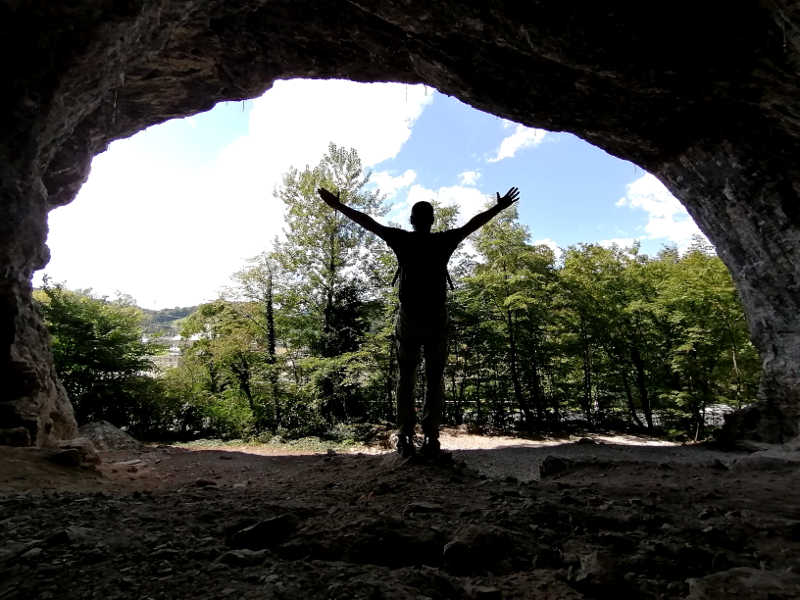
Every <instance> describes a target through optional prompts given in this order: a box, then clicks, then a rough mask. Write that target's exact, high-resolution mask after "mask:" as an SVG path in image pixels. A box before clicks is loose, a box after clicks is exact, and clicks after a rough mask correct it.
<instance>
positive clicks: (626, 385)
mask: <svg viewBox="0 0 800 600" xmlns="http://www.w3.org/2000/svg"><path fill="white" fill-rule="evenodd" d="M620 377H621V378H622V385H623V387H624V388H625V397H626V398H627V400H628V412H629V413H630V415H631V420H633V422H634V423H636V425H637V427H640V428H642V429H644V423H642V420H641V419H640V418H639V415H638V414H636V405H635V404H634V402H633V394H632V393H631V384H630V383H628V374H627V373H626V372H625V369H622V370H621V371H620Z"/></svg>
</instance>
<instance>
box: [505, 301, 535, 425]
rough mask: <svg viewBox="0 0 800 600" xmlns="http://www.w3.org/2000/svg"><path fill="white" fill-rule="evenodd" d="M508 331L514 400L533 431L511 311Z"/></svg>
mask: <svg viewBox="0 0 800 600" xmlns="http://www.w3.org/2000/svg"><path fill="white" fill-rule="evenodd" d="M506 329H507V333H508V359H509V365H508V366H509V369H510V370H511V383H512V384H513V385H514V398H515V399H516V401H517V405H518V406H519V408H520V410H521V411H522V414H523V415H524V417H525V429H527V430H528V431H532V430H533V420H532V419H531V409H530V407H529V406H528V401H527V399H526V398H525V394H524V393H523V392H522V384H521V383H520V380H519V366H518V364H517V360H518V359H517V340H516V335H515V334H514V319H513V317H512V315H511V311H510V310H507V311H506Z"/></svg>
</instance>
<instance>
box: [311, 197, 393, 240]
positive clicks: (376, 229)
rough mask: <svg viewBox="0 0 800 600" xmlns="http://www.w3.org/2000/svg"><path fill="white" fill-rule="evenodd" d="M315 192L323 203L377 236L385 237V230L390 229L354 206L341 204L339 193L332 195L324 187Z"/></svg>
mask: <svg viewBox="0 0 800 600" xmlns="http://www.w3.org/2000/svg"><path fill="white" fill-rule="evenodd" d="M317 193H318V194H319V197H320V198H322V200H323V202H325V204H327V205H328V206H330V207H331V208H334V209H336V210H338V211H339V212H340V213H342V214H343V215H345V216H346V217H349V218H350V219H352V220H353V221H355V222H356V223H358V224H359V225H361V226H362V227H363V228H364V229H366V230H367V231H371V232H372V233H374V234H375V235H377V236H378V237H379V238H381V239H386V232H387V231H388V230H389V229H390V228H389V227H386V226H385V225H381V224H380V223H378V222H377V221H376V220H375V219H373V218H372V217H370V216H369V215H367V214H364V213H363V212H361V211H359V210H356V209H355V208H350V207H349V206H345V205H344V204H342V202H341V200H339V193H336V195H334V194H333V192H330V191H328V190H326V189H325V188H319V189H318V190H317Z"/></svg>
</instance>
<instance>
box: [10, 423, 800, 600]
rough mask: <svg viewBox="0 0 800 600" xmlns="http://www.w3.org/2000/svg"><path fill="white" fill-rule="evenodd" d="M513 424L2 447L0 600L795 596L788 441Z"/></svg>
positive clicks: (795, 512) (798, 567) (797, 502)
mask: <svg viewBox="0 0 800 600" xmlns="http://www.w3.org/2000/svg"><path fill="white" fill-rule="evenodd" d="M507 440H508V441H503V440H501V439H498V438H491V439H488V440H487V439H486V438H475V439H472V437H466V436H457V437H454V436H452V435H450V436H445V438H444V441H445V446H449V447H451V448H453V447H455V446H460V447H461V448H465V447H466V449H460V450H456V451H454V456H455V460H454V461H453V462H452V463H448V462H444V463H442V464H425V463H418V462H415V461H402V460H400V459H399V458H397V457H396V456H395V455H393V454H387V453H384V452H380V451H377V450H374V451H373V453H372V454H316V455H302V454H295V455H283V456H280V455H274V454H273V455H270V454H268V452H274V450H266V449H264V448H262V449H260V450H259V449H249V450H248V449H246V448H242V449H241V450H239V451H231V450H230V449H225V450H215V449H211V450H208V449H206V450H189V449H185V448H176V447H157V448H153V447H151V448H144V449H142V450H138V451H137V450H125V451H116V452H111V451H107V452H103V453H101V455H102V458H103V462H102V464H101V465H100V466H99V471H95V470H91V469H76V468H74V467H73V468H69V467H61V466H56V465H52V464H51V463H49V462H48V461H46V460H45V459H44V457H43V455H42V454H41V453H40V454H37V452H36V451H33V450H30V449H13V450H12V449H7V448H2V457H3V460H2V462H0V539H2V540H3V543H2V546H0V600H6V599H12V598H19V599H29V598H42V599H48V598H50V599H56V598H58V599H61V598H65V599H66V598H76V599H77V598H81V599H83V598H104V599H106V598H112V599H113V598H153V599H159V598H165V599H167V598H196V599H205V598H209V599H210V598H287V599H288V598H341V599H345V598H365V599H378V598H420V599H422V598H564V599H567V598H623V597H631V598H685V597H690V598H695V599H700V598H730V597H734V596H736V595H740V596H741V595H742V594H746V595H747V600H758V599H759V598H764V599H766V598H770V599H783V598H785V599H789V598H798V597H800V575H798V573H800V558H798V557H800V552H799V551H800V466H799V465H800V463H798V462H797V459H798V458H800V453H798V452H783V453H781V452H776V451H773V452H772V453H771V455H759V454H755V455H746V454H723V453H718V452H710V451H707V450H702V449H700V448H681V447H675V446H661V447H659V446H658V445H656V444H654V443H653V442H650V444H651V445H649V446H648V445H644V446H641V445H631V444H630V442H632V441H633V442H635V441H637V440H630V439H627V440H626V439H606V440H605V441H603V440H599V441H600V442H601V443H590V442H588V441H583V442H582V443H576V442H574V441H562V442H560V443H552V444H549V445H548V444H536V443H533V442H528V441H524V440H514V439H508V438H507ZM610 442H617V443H613V444H612V443H610ZM492 444H493V445H495V446H499V447H495V448H487V447H486V446H490V445H492ZM475 446H479V447H478V448H475ZM481 446H482V447H481ZM470 447H471V448H470ZM245 450H247V451H245ZM259 452H260V453H259ZM26 453H27V454H26ZM547 457H550V458H547ZM540 468H541V469H543V472H544V474H545V476H544V477H542V478H540V477H539V470H540Z"/></svg>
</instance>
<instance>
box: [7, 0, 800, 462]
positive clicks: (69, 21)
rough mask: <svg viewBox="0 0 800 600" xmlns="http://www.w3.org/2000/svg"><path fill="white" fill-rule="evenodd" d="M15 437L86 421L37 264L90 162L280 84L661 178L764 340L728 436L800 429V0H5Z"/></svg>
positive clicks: (42, 441) (61, 435) (754, 333)
mask: <svg viewBox="0 0 800 600" xmlns="http://www.w3.org/2000/svg"><path fill="white" fill-rule="evenodd" d="M0 22H1V23H2V25H1V26H0V28H1V29H2V34H3V35H2V40H3V41H2V44H3V49H4V53H5V55H6V56H8V57H14V58H13V60H10V61H9V62H8V64H7V66H6V69H5V71H6V75H5V78H6V84H5V89H6V92H5V94H4V102H5V103H7V108H6V109H5V110H3V112H2V117H0V119H2V128H1V131H2V144H1V147H2V151H3V156H2V183H0V193H1V194H2V203H0V231H2V236H0V353H1V354H0V374H1V375H2V382H3V386H2V396H1V397H0V415H2V422H0V443H3V444H12V445H22V446H24V445H39V446H42V445H48V444H50V443H53V442H54V441H57V440H59V439H65V438H71V437H74V436H75V434H76V424H75V419H74V416H73V413H72V409H71V406H70V403H69V400H68V398H67V396H66V393H65V392H64V389H63V387H62V386H61V385H60V384H59V382H58V379H57V377H56V375H55V371H54V368H53V363H52V358H51V356H50V350H49V339H48V334H47V332H46V330H45V328H44V326H43V325H42V322H41V320H40V318H39V317H38V315H37V314H36V311H35V309H34V307H33V303H32V289H31V277H32V274H33V272H34V271H35V270H37V269H40V268H42V267H43V266H44V265H45V264H46V263H47V261H48V258H49V251H48V249H47V246H46V237H47V213H48V211H49V210H50V209H52V208H54V207H56V206H60V205H63V204H66V203H68V202H70V201H71V200H72V199H73V197H74V196H75V194H76V193H77V191H78V189H79V188H80V186H81V185H82V184H83V182H84V181H85V180H86V178H87V176H88V172H89V167H90V163H91V160H92V157H93V156H94V155H96V154H98V153H100V152H102V151H103V150H104V149H105V148H106V147H107V145H108V144H109V143H110V142H111V141H113V140H115V139H119V138H123V137H126V136H130V135H132V134H133V133H135V132H137V131H139V130H141V129H143V128H145V127H147V126H149V125H152V124H155V123H159V122H163V121H165V120H167V119H171V118H174V117H181V116H187V115H191V114H195V113H198V112H201V111H204V110H207V109H209V108H210V107H212V106H213V105H214V104H216V103H217V102H219V101H222V100H241V99H246V98H252V97H255V96H258V95H260V94H262V93H263V92H264V91H265V90H266V89H268V88H269V87H270V86H271V84H272V82H273V81H275V80H276V79H283V78H292V77H307V78H346V79H351V80H354V81H365V82H366V81H394V82H404V83H424V84H427V85H429V86H432V87H435V88H437V89H438V90H439V91H441V92H442V93H445V94H448V95H452V96H455V97H457V98H459V99H460V100H462V101H463V102H466V103H468V104H470V105H471V106H473V107H475V108H478V109H481V110H484V111H487V112H491V113H493V114H496V115H498V116H501V117H505V118H508V119H512V120H514V121H517V122H519V123H523V124H525V125H528V126H533V127H540V128H545V129H549V130H553V131H569V132H572V133H574V134H576V135H578V136H580V137H582V138H583V139H585V140H587V141H589V142H591V143H592V144H595V145H597V146H599V147H601V148H603V149H605V150H606V151H608V152H609V153H611V154H614V155H616V156H619V157H621V158H624V159H627V160H630V161H632V162H635V163H637V164H638V165H640V166H642V167H643V168H645V169H646V170H648V171H650V172H651V173H653V174H654V175H656V176H657V177H658V178H659V179H660V180H661V181H662V182H664V183H665V184H666V186H667V187H668V188H669V189H670V190H671V191H672V193H673V194H674V195H675V196H676V197H678V198H679V199H680V200H681V201H682V202H683V204H684V205H685V206H686V208H687V210H688V211H689V213H690V214H691V216H692V217H693V218H694V219H695V221H696V222H697V224H698V225H699V227H700V228H701V229H702V231H703V232H704V233H705V234H706V235H707V236H708V238H709V239H710V240H711V241H712V242H713V243H714V245H715V246H716V248H717V251H718V253H719V255H720V257H721V258H722V260H723V261H724V262H725V264H726V265H727V266H728V268H729V269H730V270H731V273H732V274H733V277H734V281H735V283H736V285H737V288H738V290H739V293H740V294H741V297H742V300H743V303H744V306H745V310H746V314H747V319H748V325H749V328H750V335H751V338H752V340H753V342H754V344H755V346H756V347H757V348H758V350H759V352H760V353H761V357H762V361H763V366H762V381H761V386H760V390H759V398H758V401H757V402H756V403H755V404H754V405H753V406H751V407H750V408H748V409H745V410H744V411H743V412H740V413H738V414H736V415H735V416H734V417H733V418H732V419H731V420H730V421H729V423H728V426H727V431H728V434H729V435H731V436H734V437H741V438H752V439H757V440H761V441H765V442H785V441H788V440H790V439H791V438H794V437H795V436H797V434H798V432H799V431H800V318H798V314H800V199H799V198H798V196H800V165H799V164H798V161H797V156H798V150H800V76H799V75H800V5H797V4H796V3H793V2H790V1H789V0H760V1H755V0H747V1H743V2H736V3H730V2H721V1H711V2H703V3H697V2H692V3H690V2H684V1H680V2H671V3H669V4H664V3H657V4H653V5H648V7H647V9H645V8H644V7H643V5H642V4H641V3H640V2H632V1H623V2H616V3H602V2H598V3H591V4H584V3H570V2H562V3H552V2H530V3H517V2H492V3H485V2H468V3H456V2H447V1H442V0H433V1H429V2H408V1H406V2H397V1H384V2H341V1H338V0H337V1H332V0H323V1H318V2H303V1H298V0H291V1H289V0H277V1H268V0H246V1H243V2H236V3H230V2H223V1H220V0H216V1H208V2H191V1H189V0H173V1H167V0H139V1H127V2H115V1H111V0H103V1H100V2H88V1H85V0H83V1H79V2H73V3H68V4H64V3H34V4H30V3H5V4H4V5H3V7H2V8H0Z"/></svg>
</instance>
